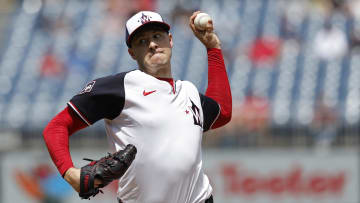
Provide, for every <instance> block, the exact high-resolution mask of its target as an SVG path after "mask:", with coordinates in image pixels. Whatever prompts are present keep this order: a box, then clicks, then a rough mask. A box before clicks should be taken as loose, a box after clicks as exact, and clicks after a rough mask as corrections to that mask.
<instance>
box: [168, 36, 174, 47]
mask: <svg viewBox="0 0 360 203" xmlns="http://www.w3.org/2000/svg"><path fill="white" fill-rule="evenodd" d="M169 40H170V47H171V48H173V46H174V43H173V38H172V34H171V33H170V32H169Z"/></svg>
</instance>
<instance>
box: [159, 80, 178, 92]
mask: <svg viewBox="0 0 360 203" xmlns="http://www.w3.org/2000/svg"><path fill="white" fill-rule="evenodd" d="M156 78H157V79H158V80H162V81H165V82H168V83H169V84H170V85H171V87H172V92H173V93H174V94H175V83H174V79H173V78H161V77H156Z"/></svg>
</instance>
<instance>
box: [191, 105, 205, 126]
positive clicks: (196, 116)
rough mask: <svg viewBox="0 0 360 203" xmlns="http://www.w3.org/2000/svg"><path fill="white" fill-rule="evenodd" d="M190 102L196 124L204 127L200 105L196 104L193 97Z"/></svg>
mask: <svg viewBox="0 0 360 203" xmlns="http://www.w3.org/2000/svg"><path fill="white" fill-rule="evenodd" d="M190 102H191V106H189V107H190V110H191V113H192V114H193V119H194V125H198V126H200V127H202V126H203V124H202V122H201V119H200V109H199V107H197V106H196V104H195V103H194V102H193V101H192V100H191V99H190Z"/></svg>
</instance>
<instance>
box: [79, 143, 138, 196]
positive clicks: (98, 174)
mask: <svg viewBox="0 0 360 203" xmlns="http://www.w3.org/2000/svg"><path fill="white" fill-rule="evenodd" d="M136 152H137V150H136V147H135V146H134V145H131V144H129V145H127V146H126V148H125V149H124V150H120V151H118V152H115V153H113V154H110V153H109V155H107V156H105V157H103V158H101V159H99V160H91V159H84V160H87V161H91V162H90V163H89V164H88V165H86V166H84V167H82V168H81V173H80V192H79V196H80V197H81V199H90V197H91V196H93V197H94V196H95V195H97V194H98V193H99V192H102V191H101V190H100V188H103V187H105V186H106V185H108V184H109V183H110V182H112V181H113V180H116V179H119V178H121V177H122V176H123V175H124V173H125V172H126V170H127V169H128V168H129V166H130V165H131V163H132V162H133V160H134V159H135V155H136ZM95 178H97V179H99V180H101V185H99V186H98V187H94V181H95Z"/></svg>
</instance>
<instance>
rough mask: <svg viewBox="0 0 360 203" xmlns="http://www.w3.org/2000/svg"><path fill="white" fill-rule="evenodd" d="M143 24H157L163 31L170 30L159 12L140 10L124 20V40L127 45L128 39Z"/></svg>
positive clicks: (128, 44) (128, 43)
mask: <svg viewBox="0 0 360 203" xmlns="http://www.w3.org/2000/svg"><path fill="white" fill-rule="evenodd" d="M145 25H147V26H148V25H158V26H160V27H162V28H164V29H165V31H169V30H170V25H168V24H167V23H165V22H164V20H163V18H162V17H161V15H160V14H158V13H155V12H152V11H140V12H138V13H136V14H135V15H133V16H132V17H131V18H129V20H128V21H126V34H125V40H126V45H127V46H128V47H130V41H131V38H132V37H133V36H134V34H135V33H136V32H138V31H139V30H140V28H143V27H144V26H145Z"/></svg>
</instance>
